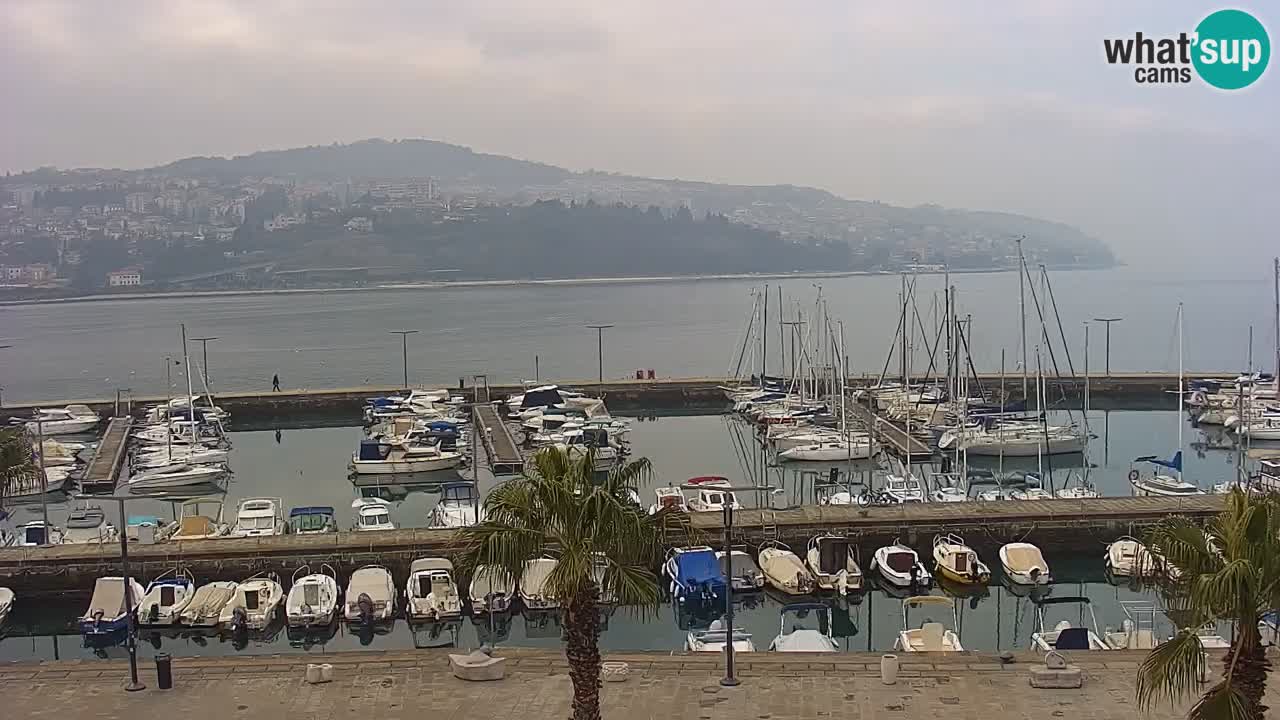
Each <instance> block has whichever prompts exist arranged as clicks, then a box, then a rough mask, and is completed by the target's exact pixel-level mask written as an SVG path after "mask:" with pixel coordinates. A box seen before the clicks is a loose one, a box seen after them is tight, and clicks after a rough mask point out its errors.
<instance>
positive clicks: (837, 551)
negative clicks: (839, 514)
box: [805, 534, 862, 595]
mask: <svg viewBox="0 0 1280 720" xmlns="http://www.w3.org/2000/svg"><path fill="white" fill-rule="evenodd" d="M805 564H806V565H807V566H808V568H809V572H810V573H811V574H812V575H813V579H814V582H815V583H816V584H817V586H818V589H819V590H828V591H830V590H834V591H836V592H839V593H840V594H842V595H843V594H846V593H851V592H859V591H860V590H862V568H861V567H860V566H859V565H858V548H857V547H856V546H855V545H854V544H853V543H852V542H850V541H849V538H847V537H843V536H840V535H832V534H826V535H816V536H814V537H813V538H810V540H809V548H808V551H807V552H806V553H805Z"/></svg>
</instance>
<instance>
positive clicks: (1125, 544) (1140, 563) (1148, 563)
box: [1106, 535, 1156, 578]
mask: <svg viewBox="0 0 1280 720" xmlns="http://www.w3.org/2000/svg"><path fill="white" fill-rule="evenodd" d="M1106 567H1107V572H1109V573H1111V575H1112V577H1117V578H1130V577H1137V578H1144V577H1149V576H1151V575H1154V574H1155V572H1156V558H1155V556H1154V555H1152V554H1151V552H1149V551H1148V550H1147V546H1146V545H1143V544H1142V543H1141V542H1138V540H1137V539H1136V538H1132V537H1130V536H1128V535H1125V536H1124V537H1122V538H1120V539H1119V540H1116V541H1115V542H1113V543H1111V544H1110V545H1108V546H1107V555H1106Z"/></svg>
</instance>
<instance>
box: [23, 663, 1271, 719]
mask: <svg viewBox="0 0 1280 720" xmlns="http://www.w3.org/2000/svg"><path fill="white" fill-rule="evenodd" d="M499 654H500V655H505V656H506V657H508V658H509V660H508V676H507V679H506V680H503V681H499V682H493V683H467V682H464V681H462V680H458V679H456V678H454V677H453V676H452V675H451V674H450V673H449V670H448V659H447V657H446V655H447V652H446V651H438V650H427V651H405V652H350V653H342V654H338V655H330V656H305V657H304V656H300V655H299V656H287V655H277V656H265V657H222V658H175V660H174V667H175V678H174V683H175V686H174V689H172V690H158V689H157V688H156V678H155V671H154V665H152V664H150V663H148V664H146V665H144V666H142V667H141V679H142V681H143V682H144V683H145V684H146V685H147V686H148V687H147V689H146V690H144V691H142V692H138V693H126V692H124V690H123V689H122V687H123V682H124V680H125V679H126V678H127V675H128V666H127V664H126V663H122V662H119V661H71V662H44V663H13V664H0V697H3V703H4V709H3V713H0V715H3V716H4V717H12V718H29V719H32V720H36V719H40V718H56V719H57V720H69V719H73V718H102V719H108V718H119V719H121V720H125V719H128V720H137V719H138V718H164V717H180V718H182V719H183V720H238V719H239V718H273V719H283V718H290V719H292V718H316V719H320V720H344V719H346V718H358V719H359V720H382V719H384V718H410V717H413V718H425V717H430V718H432V720H446V719H452V718H458V719H462V718H518V719H520V720H525V719H529V720H540V719H541V718H557V719H558V718H566V717H568V716H569V700H570V696H571V685H570V682H569V677H568V674H567V668H566V666H565V662H564V658H563V656H561V655H559V654H556V653H551V652H547V651H539V650H529V649H515V648H511V649H502V650H501V651H500V653H499ZM740 657H741V662H740V669H741V672H740V675H741V676H742V680H743V682H742V685H741V686H739V687H737V688H721V687H720V686H719V684H718V682H717V680H718V678H719V677H720V675H721V671H720V664H719V658H718V656H711V657H706V656H701V655H697V656H695V655H665V654H659V653H630V654H610V655H609V656H608V657H606V660H621V661H624V662H627V663H629V665H630V670H631V673H630V676H629V678H628V679H627V680H626V681H625V682H622V683H606V684H605V685H604V689H603V702H604V717H605V718H606V719H607V720H651V719H652V720H659V719H663V720H665V719H666V718H696V719H698V720H720V719H722V718H723V719H726V720H728V719H732V720H791V719H793V718H794V719H799V718H805V719H810V718H825V717H832V718H835V717H839V718H867V719H870V718H877V719H879V718H889V719H894V720H926V719H927V720H938V719H940V718H944V717H945V718H946V720H997V719H999V720H1014V719H1022V718H1026V719H1035V720H1039V719H1041V718H1059V717H1064V718H1074V719H1075V720H1079V718H1090V719H1091V720H1140V719H1142V718H1150V719H1153V720H1154V719H1155V718H1174V717H1181V716H1182V715H1183V714H1184V711H1185V708H1182V707H1179V708H1174V707H1168V706H1165V707H1161V708H1157V709H1156V710H1154V711H1152V712H1151V713H1149V714H1143V713H1140V712H1138V709H1137V706H1136V705H1135V703H1134V700H1133V682H1134V673H1135V671H1136V668H1137V666H1138V663H1139V662H1140V661H1141V660H1142V657H1143V654H1142V653H1133V652H1106V653H1076V654H1075V655H1074V657H1072V658H1071V659H1072V661H1073V662H1074V663H1076V664H1078V665H1080V666H1081V668H1082V669H1083V670H1084V672H1085V685H1084V687H1083V688H1082V689H1079V690H1034V689H1032V688H1031V687H1030V685H1029V684H1028V680H1027V675H1028V673H1027V664H1028V663H1030V662H1034V661H1035V658H1034V657H1033V656H1030V655H1026V654H1023V655H1019V656H1018V658H1017V662H1015V663H1014V664H1012V665H1008V666H1003V665H1001V663H1000V662H999V660H998V659H997V658H995V657H994V656H992V655H986V654H980V653H960V654H956V655H948V656H940V655H934V656H924V655H921V656H918V657H917V656H911V655H901V656H900V657H901V659H902V672H901V673H900V677H899V680H898V683H897V684H896V685H893V686H887V685H884V684H882V683H881V682H880V679H879V656H878V655H875V654H871V653H851V654H839V655H780V654H774V653H753V654H750V655H746V654H744V655H742V656H740ZM1219 661H1220V656H1215V657H1214V658H1213V659H1212V660H1211V663H1212V664H1213V665H1214V666H1215V667H1217V666H1218V663H1219ZM306 662H329V663H333V664H334V666H335V667H334V675H335V678H336V680H335V681H334V682H332V683H329V684H324V685H308V684H307V683H306V682H305V681H304V680H303V674H304V670H305V668H306ZM1273 687H1274V686H1273ZM1277 695H1280V693H1277V692H1275V691H1269V692H1268V696H1269V698H1270V699H1271V704H1272V706H1280V698H1277V697H1274V696H1277Z"/></svg>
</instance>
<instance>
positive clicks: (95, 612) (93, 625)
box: [80, 577, 145, 641]
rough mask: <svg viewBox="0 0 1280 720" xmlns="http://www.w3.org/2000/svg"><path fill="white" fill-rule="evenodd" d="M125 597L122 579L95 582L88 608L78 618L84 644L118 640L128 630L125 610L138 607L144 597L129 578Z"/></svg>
mask: <svg viewBox="0 0 1280 720" xmlns="http://www.w3.org/2000/svg"><path fill="white" fill-rule="evenodd" d="M128 588H129V595H130V596H129V597H128V598H126V597H125V582H124V578H122V577H103V578H98V580H97V582H95V583H94V584H93V597H91V598H90V599H89V608H88V609H87V610H85V613H84V615H82V616H81V617H80V634H81V635H83V636H84V638H85V640H86V641H92V640H94V639H95V638H107V637H112V636H119V635H120V634H121V633H123V632H125V631H126V630H128V628H129V610H132V609H133V608H136V607H138V605H139V604H140V603H141V602H142V596H143V595H144V594H145V593H144V592H143V590H142V586H141V585H139V584H138V581H137V580H134V579H133V578H129V584H128Z"/></svg>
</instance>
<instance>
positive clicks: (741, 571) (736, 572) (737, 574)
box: [716, 550, 764, 592]
mask: <svg viewBox="0 0 1280 720" xmlns="http://www.w3.org/2000/svg"><path fill="white" fill-rule="evenodd" d="M716 560H718V561H720V572H722V573H724V576H725V577H727V578H729V582H730V583H731V584H732V585H733V591H734V592H755V591H757V590H763V589H764V573H762V572H760V568H758V567H756V561H755V560H752V559H751V556H750V555H748V554H746V553H744V552H742V551H741V550H734V551H733V572H730V571H729V558H728V557H727V556H726V554H725V552H724V551H723V550H717V551H716Z"/></svg>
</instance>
